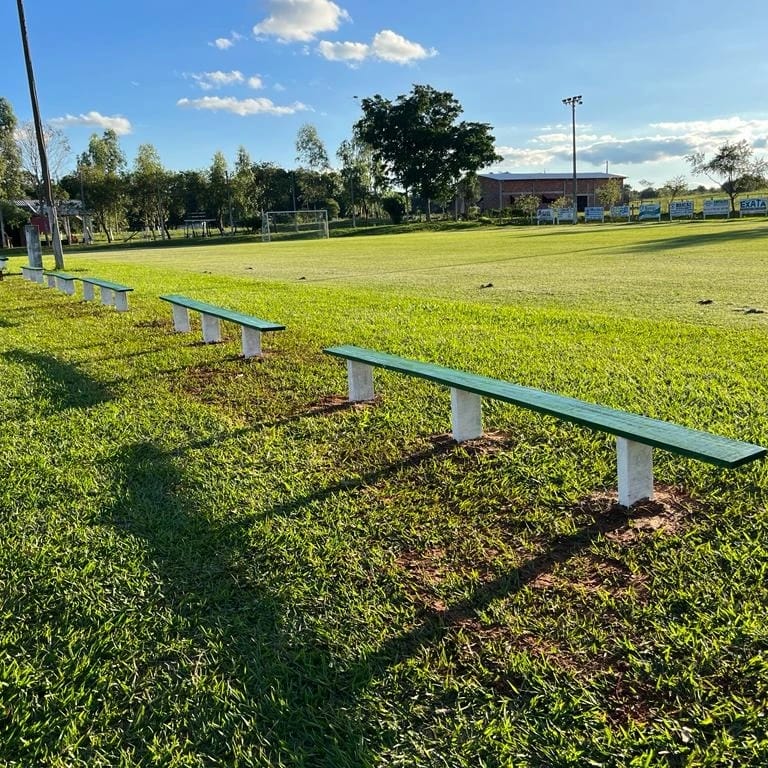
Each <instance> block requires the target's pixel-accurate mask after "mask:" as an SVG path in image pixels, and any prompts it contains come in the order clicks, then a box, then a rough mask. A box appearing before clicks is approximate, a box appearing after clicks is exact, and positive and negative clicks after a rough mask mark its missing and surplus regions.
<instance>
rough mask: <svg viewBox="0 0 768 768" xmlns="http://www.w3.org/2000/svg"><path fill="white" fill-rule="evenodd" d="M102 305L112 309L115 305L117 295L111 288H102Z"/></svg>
mask: <svg viewBox="0 0 768 768" xmlns="http://www.w3.org/2000/svg"><path fill="white" fill-rule="evenodd" d="M101 303H102V304H103V305H104V306H105V307H111V306H112V305H113V304H114V303H115V293H114V291H113V290H112V289H111V288H104V287H103V286H102V288H101Z"/></svg>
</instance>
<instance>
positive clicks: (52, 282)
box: [45, 275, 56, 288]
mask: <svg viewBox="0 0 768 768" xmlns="http://www.w3.org/2000/svg"><path fill="white" fill-rule="evenodd" d="M45 278H46V280H47V282H48V287H49V288H55V287H56V275H46V276H45Z"/></svg>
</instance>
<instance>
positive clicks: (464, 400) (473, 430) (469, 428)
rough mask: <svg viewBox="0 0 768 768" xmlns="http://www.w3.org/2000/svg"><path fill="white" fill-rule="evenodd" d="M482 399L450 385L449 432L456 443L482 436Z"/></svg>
mask: <svg viewBox="0 0 768 768" xmlns="http://www.w3.org/2000/svg"><path fill="white" fill-rule="evenodd" d="M482 405H483V399H482V398H481V397H480V395H476V394H475V393H474V392H467V391H466V390H463V389H456V388H455V387H451V434H452V435H453V439H454V440H455V441H456V442H457V443H463V442H464V441H465V440H474V439H475V438H478V437H482V436H483V410H482Z"/></svg>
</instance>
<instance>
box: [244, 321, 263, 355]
mask: <svg viewBox="0 0 768 768" xmlns="http://www.w3.org/2000/svg"><path fill="white" fill-rule="evenodd" d="M241 328H242V339H243V357H259V356H260V355H261V331H260V330H259V329H258V328H248V327H247V326H245V325H243V326H241Z"/></svg>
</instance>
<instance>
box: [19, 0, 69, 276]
mask: <svg viewBox="0 0 768 768" xmlns="http://www.w3.org/2000/svg"><path fill="white" fill-rule="evenodd" d="M16 5H17V7H18V9H19V26H20V27H21V42H22V45H23V46H24V60H25V62H26V64H27V81H28V82H29V98H30V99H31V100H32V117H33V119H34V122H35V134H36V135H37V151H38V152H39V153H40V169H41V171H42V173H43V184H44V185H45V202H46V205H47V207H48V221H49V223H50V227H51V239H52V240H53V258H54V262H55V264H56V269H64V252H63V250H62V248H61V236H60V235H59V222H58V219H57V217H56V206H55V205H54V201H53V187H52V186H51V173H50V171H49V169H48V155H47V153H46V151H45V136H44V134H43V122H42V120H41V119H40V107H39V106H38V103H37V88H36V87H35V75H34V72H33V71H32V57H31V56H30V54H29V41H28V39H27V21H26V18H25V17H24V3H23V0H16Z"/></svg>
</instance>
